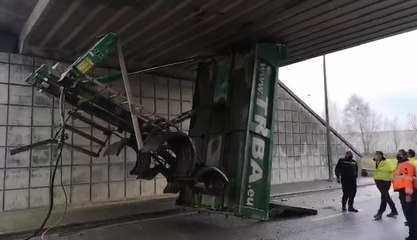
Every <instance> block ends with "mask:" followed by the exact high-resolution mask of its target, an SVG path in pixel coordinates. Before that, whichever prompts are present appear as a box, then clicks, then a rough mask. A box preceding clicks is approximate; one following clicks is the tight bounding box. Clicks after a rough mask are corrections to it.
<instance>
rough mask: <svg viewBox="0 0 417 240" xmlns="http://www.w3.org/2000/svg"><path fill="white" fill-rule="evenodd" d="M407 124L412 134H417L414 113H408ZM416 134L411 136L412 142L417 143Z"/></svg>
mask: <svg viewBox="0 0 417 240" xmlns="http://www.w3.org/2000/svg"><path fill="white" fill-rule="evenodd" d="M408 124H409V127H410V129H411V130H412V131H413V132H414V133H417V114H416V113H414V112H409V113H408ZM415 136H416V134H413V137H412V138H413V141H414V142H417V141H416V140H417V139H416V137H415Z"/></svg>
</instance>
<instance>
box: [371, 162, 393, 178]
mask: <svg viewBox="0 0 417 240" xmlns="http://www.w3.org/2000/svg"><path fill="white" fill-rule="evenodd" d="M396 167H397V162H396V161H394V160H392V159H386V160H382V161H380V162H379V163H378V164H376V163H375V165H374V171H373V172H372V176H373V177H374V179H375V180H382V181H391V180H392V177H393V173H394V171H395V168H396Z"/></svg>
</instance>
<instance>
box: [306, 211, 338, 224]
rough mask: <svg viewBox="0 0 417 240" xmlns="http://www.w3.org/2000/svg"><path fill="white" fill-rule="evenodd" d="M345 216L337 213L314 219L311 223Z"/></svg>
mask: <svg viewBox="0 0 417 240" xmlns="http://www.w3.org/2000/svg"><path fill="white" fill-rule="evenodd" d="M341 215H343V213H336V214H332V215H328V216H324V217H319V218H314V219H311V221H313V222H315V221H321V220H325V219H329V218H334V217H338V216H341Z"/></svg>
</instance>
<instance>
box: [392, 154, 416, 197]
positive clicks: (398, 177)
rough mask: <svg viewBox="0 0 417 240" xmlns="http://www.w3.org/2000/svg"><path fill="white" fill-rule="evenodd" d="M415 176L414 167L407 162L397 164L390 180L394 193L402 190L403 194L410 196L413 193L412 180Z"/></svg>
mask: <svg viewBox="0 0 417 240" xmlns="http://www.w3.org/2000/svg"><path fill="white" fill-rule="evenodd" d="M415 176H416V167H415V166H414V165H413V164H412V163H411V162H409V161H406V162H402V163H399V164H398V165H397V169H395V172H394V177H393V179H392V186H393V188H394V191H399V190H401V189H404V191H405V193H406V194H408V195H412V194H413V192H414V185H415V184H414V179H415Z"/></svg>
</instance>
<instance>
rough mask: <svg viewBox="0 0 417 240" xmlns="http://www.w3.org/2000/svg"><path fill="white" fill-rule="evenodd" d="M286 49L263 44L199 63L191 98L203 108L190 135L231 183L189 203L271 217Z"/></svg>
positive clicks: (200, 152)
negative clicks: (278, 91) (277, 99)
mask: <svg viewBox="0 0 417 240" xmlns="http://www.w3.org/2000/svg"><path fill="white" fill-rule="evenodd" d="M283 53H284V52H283V48H282V47H281V46H279V45H276V44H269V43H261V44H257V45H256V46H254V47H252V48H250V49H246V50H245V51H242V52H239V53H235V54H234V55H231V56H229V57H225V58H222V59H217V60H216V61H210V62H205V63H202V64H200V66H199V69H198V75H197V84H196V89H195V95H194V102H193V108H194V109H196V108H200V110H199V111H197V113H196V115H195V116H194V117H193V118H192V120H191V126H190V135H191V137H193V139H194V141H195V143H196V150H197V154H198V156H199V157H200V159H202V160H203V161H204V162H205V163H206V164H207V165H208V166H215V167H218V168H219V169H220V170H222V171H223V172H224V173H225V174H226V176H227V177H228V179H229V181H230V183H229V186H228V188H227V190H226V191H225V192H224V193H223V194H222V195H221V196H211V197H210V196H205V195H204V194H201V197H200V193H198V192H196V193H194V197H193V198H192V199H189V205H192V206H193V207H200V208H208V209H211V210H216V211H222V212H229V213H232V214H234V215H236V216H243V217H248V218H255V219H268V217H269V195H270V179H271V165H272V144H273V143H272V129H271V128H272V120H273V104H274V89H275V82H276V81H275V80H276V76H277V69H278V63H279V61H280V60H281V59H282V58H283V57H284V55H283ZM210 104H212V106H211V107H209V108H204V106H207V105H210ZM196 196H198V197H196ZM196 199H197V200H196ZM200 199H202V200H200ZM207 199H210V200H207ZM210 202H211V203H212V204H210Z"/></svg>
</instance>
